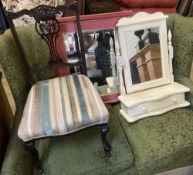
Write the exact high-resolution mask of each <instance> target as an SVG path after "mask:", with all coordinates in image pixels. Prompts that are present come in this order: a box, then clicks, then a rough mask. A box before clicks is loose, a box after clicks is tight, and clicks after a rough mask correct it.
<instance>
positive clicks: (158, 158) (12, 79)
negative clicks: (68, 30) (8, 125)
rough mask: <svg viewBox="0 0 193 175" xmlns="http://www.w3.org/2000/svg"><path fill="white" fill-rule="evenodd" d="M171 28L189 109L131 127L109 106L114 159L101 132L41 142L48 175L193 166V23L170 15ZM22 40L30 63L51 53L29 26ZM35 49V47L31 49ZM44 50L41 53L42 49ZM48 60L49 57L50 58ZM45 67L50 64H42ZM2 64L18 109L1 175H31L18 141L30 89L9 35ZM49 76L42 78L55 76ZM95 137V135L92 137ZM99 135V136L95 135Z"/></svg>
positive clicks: (147, 173) (148, 173)
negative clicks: (105, 148) (107, 153)
mask: <svg viewBox="0 0 193 175" xmlns="http://www.w3.org/2000/svg"><path fill="white" fill-rule="evenodd" d="M168 28H169V29H171V31H172V34H173V38H172V41H173V46H174V59H173V72H174V77H175V81H177V82H179V83H181V84H184V85H185V86H187V87H189V88H190V89H191V91H190V92H189V93H187V95H186V98H187V100H188V101H190V102H191V106H190V107H186V108H180V109H175V110H172V111H169V112H167V113H165V114H162V115H159V116H153V117H149V118H146V119H142V120H140V121H137V122H135V123H132V124H129V123H127V122H126V121H125V120H124V118H123V117H122V116H121V115H120V114H119V109H120V105H119V104H117V105H113V106H107V107H108V110H109V114H110V128H111V132H110V139H111V144H112V148H113V149H112V155H111V157H105V156H102V154H101V152H102V151H103V150H102V147H101V145H100V141H99V140H100V134H98V135H97V133H98V130H97V128H92V129H90V130H84V131H81V132H80V133H78V134H75V135H69V136H66V137H64V138H62V139H61V138H60V139H58V138H54V139H51V140H50V139H47V140H43V141H41V142H37V145H36V146H37V148H38V152H39V153H40V160H41V162H42V163H43V166H44V170H45V174H46V175H60V174H68V175H80V174H89V175H104V174H105V175H112V174H113V175H115V174H119V175H128V174H130V175H152V174H155V173H158V172H163V171H166V170H170V169H174V168H178V167H182V166H187V165H191V164H193V111H192V104H193V82H192V81H190V78H189V76H190V75H189V74H190V69H191V63H192V58H193V36H192V32H193V20H192V18H184V17H181V16H179V15H176V14H175V15H169V19H168ZM19 34H20V35H21V38H22V42H24V43H25V46H26V47H25V48H24V49H25V52H26V54H27V55H28V59H29V62H30V65H33V66H34V65H36V64H37V60H38V59H41V58H44V57H46V56H47V55H48V54H49V53H48V49H47V47H46V45H45V43H44V42H43V41H41V40H40V39H39V37H38V36H37V35H36V34H35V31H34V30H33V29H32V28H30V27H27V28H20V29H19ZM31 35H33V39H31V40H29V38H30V36H31ZM31 45H33V46H35V48H34V47H31ZM40 45H41V48H42V47H43V48H44V49H43V50H41V51H40V50H39V48H40V47H39V46H40ZM46 58H47V57H46ZM41 61H42V64H44V63H46V62H47V60H41ZM0 64H1V65H2V67H3V68H4V71H5V74H6V76H7V79H8V81H9V84H10V87H11V90H12V92H13V95H14V98H15V101H16V106H17V111H16V116H15V121H14V126H13V130H12V135H11V137H10V140H9V144H8V148H7V151H6V156H5V159H4V162H3V165H2V169H1V174H2V175H28V174H29V175H32V174H36V173H37V172H33V171H32V170H33V167H32V162H31V157H30V154H29V153H28V152H27V151H25V149H24V148H23V145H22V142H21V141H20V140H19V139H18V137H17V128H18V124H19V121H20V117H21V114H22V109H23V105H24V102H25V99H26V96H27V92H28V90H29V86H30V85H29V84H28V81H27V80H28V77H27V76H26V74H25V69H24V67H22V65H21V64H20V59H19V54H18V52H17V49H16V46H15V43H14V41H13V38H12V36H11V33H10V31H9V30H8V31H6V32H5V33H4V35H2V36H0ZM52 76H53V73H52V72H48V73H47V74H44V75H41V74H40V75H38V77H37V78H38V79H44V78H47V77H52ZM93 133H95V134H93ZM93 135H95V137H93Z"/></svg>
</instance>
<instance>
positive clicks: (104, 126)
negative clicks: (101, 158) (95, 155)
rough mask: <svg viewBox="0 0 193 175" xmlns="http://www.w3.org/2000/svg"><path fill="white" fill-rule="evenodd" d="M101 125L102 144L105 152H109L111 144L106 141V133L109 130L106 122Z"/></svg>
mask: <svg viewBox="0 0 193 175" xmlns="http://www.w3.org/2000/svg"><path fill="white" fill-rule="evenodd" d="M100 127H101V137H102V144H103V148H104V151H105V153H106V154H110V152H111V145H110V144H109V143H108V141H107V134H108V132H109V127H108V124H107V123H106V124H102V125H100Z"/></svg>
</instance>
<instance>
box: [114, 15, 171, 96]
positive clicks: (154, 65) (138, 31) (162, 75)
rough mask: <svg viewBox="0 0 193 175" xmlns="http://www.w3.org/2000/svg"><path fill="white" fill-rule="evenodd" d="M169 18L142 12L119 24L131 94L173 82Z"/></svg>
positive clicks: (126, 80) (124, 19) (127, 81)
mask: <svg viewBox="0 0 193 175" xmlns="http://www.w3.org/2000/svg"><path fill="white" fill-rule="evenodd" d="M166 18H167V16H165V15H163V14H162V13H155V14H153V15H152V14H151V15H150V14H147V13H144V12H140V13H138V14H136V15H135V16H133V17H131V18H122V19H120V20H119V22H118V24H117V35H118V38H119V39H118V40H119V45H120V51H121V56H122V59H123V64H124V77H125V78H124V81H125V86H126V87H125V88H126V91H127V93H131V92H135V91H140V90H144V89H147V88H151V87H155V86H160V85H164V84H168V83H170V82H171V77H172V74H171V73H170V64H171V63H169V58H168V53H167V52H166V50H168V47H167V37H165V36H167V29H166V20H165V19H166Z"/></svg>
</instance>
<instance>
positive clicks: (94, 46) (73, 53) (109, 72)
mask: <svg viewBox="0 0 193 175" xmlns="http://www.w3.org/2000/svg"><path fill="white" fill-rule="evenodd" d="M83 39H84V48H85V58H86V67H87V76H88V77H89V78H90V80H91V81H92V82H93V83H94V84H95V85H96V86H97V87H98V89H99V91H100V93H102V94H105V93H112V92H113V91H115V89H117V88H114V86H117V85H115V83H114V82H115V81H114V79H115V78H116V75H115V73H116V72H117V71H116V70H115V69H116V67H115V65H116V64H115V56H114V57H113V56H112V54H111V52H112V51H113V52H114V31H113V30H111V29H109V30H99V31H84V32H83ZM110 40H111V44H110ZM77 43H78V42H77V34H76V33H67V34H65V35H64V44H65V50H66V53H67V60H68V62H71V63H72V62H73V63H76V62H78V55H79V53H78V50H79V45H78V44H77ZM78 71H79V69H78V68H77V67H75V68H73V69H72V70H71V72H78Z"/></svg>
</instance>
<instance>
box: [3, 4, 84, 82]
mask: <svg viewBox="0 0 193 175" xmlns="http://www.w3.org/2000/svg"><path fill="white" fill-rule="evenodd" d="M69 10H70V11H73V12H74V13H75V16H76V24H77V33H76V36H77V38H78V39H77V41H78V42H79V43H78V45H77V47H78V48H77V51H78V57H79V61H78V62H77V63H74V64H73V63H67V62H66V61H64V58H62V57H61V56H60V55H59V53H58V50H57V44H56V43H57V40H58V36H59V35H58V34H59V31H60V23H59V22H58V18H59V17H64V16H66V12H68V11H69ZM5 14H6V18H7V21H8V24H9V27H10V30H11V32H12V35H13V38H14V40H15V42H16V45H17V48H18V51H19V53H20V57H21V61H22V62H23V64H24V66H25V69H26V74H27V76H28V77H29V81H30V83H31V84H33V83H34V82H36V81H37V78H35V77H36V76H34V74H36V73H39V72H42V71H45V70H47V69H50V68H51V69H55V68H57V67H66V66H69V67H73V66H80V71H81V73H82V74H85V75H86V63H85V53H84V45H83V43H84V42H83V36H82V29H81V25H80V16H79V11H78V3H77V1H75V2H74V3H72V4H71V5H70V6H65V5H62V6H57V7H52V6H48V5H40V6H37V7H35V8H33V9H30V10H27V9H24V10H21V11H19V12H16V13H14V12H9V11H6V10H5ZM23 15H28V16H30V17H33V18H34V20H35V30H36V32H37V33H38V35H39V36H40V37H41V39H43V40H44V41H45V42H46V43H47V45H48V47H49V51H50V59H49V62H48V64H47V65H44V66H42V65H41V66H39V67H37V66H36V67H31V66H30V65H29V63H28V61H27V58H26V54H25V52H24V49H23V46H22V43H21V41H20V38H19V37H18V34H17V30H16V27H15V25H14V22H13V20H15V19H17V18H20V17H22V16H23Z"/></svg>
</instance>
